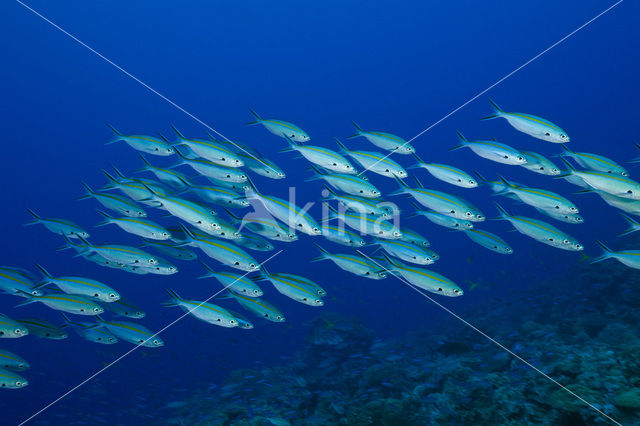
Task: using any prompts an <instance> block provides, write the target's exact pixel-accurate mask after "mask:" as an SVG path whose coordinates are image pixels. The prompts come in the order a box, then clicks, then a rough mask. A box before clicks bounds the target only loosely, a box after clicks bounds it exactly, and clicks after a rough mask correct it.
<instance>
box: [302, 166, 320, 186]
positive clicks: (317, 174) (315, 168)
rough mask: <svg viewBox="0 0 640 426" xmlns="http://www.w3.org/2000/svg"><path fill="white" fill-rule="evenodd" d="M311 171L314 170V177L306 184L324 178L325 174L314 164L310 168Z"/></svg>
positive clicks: (307, 180)
mask: <svg viewBox="0 0 640 426" xmlns="http://www.w3.org/2000/svg"><path fill="white" fill-rule="evenodd" d="M309 170H313V176H311V177H310V178H308V179H305V182H310V181H312V180H319V179H322V178H323V173H322V172H321V171H320V170H319V169H318V168H317V167H316V166H314V165H313V164H311V166H310V167H309Z"/></svg>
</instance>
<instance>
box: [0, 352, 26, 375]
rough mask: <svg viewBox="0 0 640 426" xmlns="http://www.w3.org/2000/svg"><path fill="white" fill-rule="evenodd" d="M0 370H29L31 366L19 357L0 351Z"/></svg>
mask: <svg viewBox="0 0 640 426" xmlns="http://www.w3.org/2000/svg"><path fill="white" fill-rule="evenodd" d="M0 368H3V369H5V370H13V371H23V370H28V369H29V368H31V365H29V363H28V362H27V361H26V360H25V359H24V358H22V357H21V356H20V355H16V354H14V353H13V352H9V351H8V350H5V349H0Z"/></svg>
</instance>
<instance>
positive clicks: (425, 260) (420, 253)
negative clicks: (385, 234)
mask: <svg viewBox="0 0 640 426" xmlns="http://www.w3.org/2000/svg"><path fill="white" fill-rule="evenodd" d="M373 244H376V245H378V246H379V247H380V248H382V249H383V250H384V251H386V252H387V253H389V254H390V255H391V256H394V257H397V258H398V259H401V260H404V261H405V262H410V263H415V264H417V265H432V264H434V263H435V262H436V261H437V260H438V259H440V256H439V255H438V254H437V253H436V252H434V251H433V250H431V249H430V248H427V247H420V246H417V245H415V244H411V243H408V242H405V241H400V240H383V239H379V238H375V239H374V241H373Z"/></svg>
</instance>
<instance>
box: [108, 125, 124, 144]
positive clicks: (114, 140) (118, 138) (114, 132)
mask: <svg viewBox="0 0 640 426" xmlns="http://www.w3.org/2000/svg"><path fill="white" fill-rule="evenodd" d="M106 125H107V127H109V128H110V129H111V131H112V132H113V134H114V135H115V138H113V139H111V140H110V141H109V142H107V143H106V145H111V144H112V143H116V142H119V141H121V140H122V134H121V133H120V132H119V131H117V130H116V129H115V127H113V126H112V125H111V124H109V123H106Z"/></svg>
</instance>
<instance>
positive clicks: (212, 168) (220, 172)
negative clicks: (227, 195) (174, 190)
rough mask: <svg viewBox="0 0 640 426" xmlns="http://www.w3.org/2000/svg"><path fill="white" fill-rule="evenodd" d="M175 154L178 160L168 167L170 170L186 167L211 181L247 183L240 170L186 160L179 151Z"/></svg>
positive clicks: (197, 160) (195, 159)
mask: <svg viewBox="0 0 640 426" xmlns="http://www.w3.org/2000/svg"><path fill="white" fill-rule="evenodd" d="M176 154H178V157H179V158H180V159H179V160H178V162H177V163H176V164H174V165H172V166H170V168H175V167H178V166H182V165H187V166H189V167H191V168H192V169H193V170H195V171H196V172H198V173H200V174H201V175H203V176H207V177H210V178H213V179H217V180H222V181H226V182H233V183H243V182H246V181H247V175H246V174H245V173H244V172H243V171H242V170H241V169H238V168H235V167H228V166H223V165H220V164H216V163H213V162H211V161H209V160H205V159H204V158H187V157H186V156H185V155H184V154H183V153H182V152H180V150H179V149H176Z"/></svg>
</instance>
